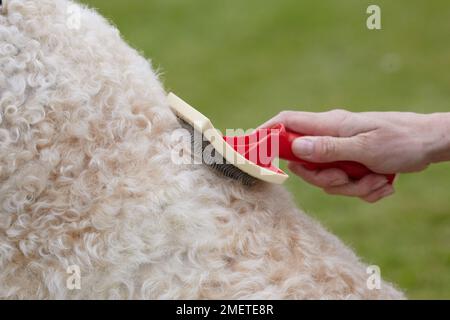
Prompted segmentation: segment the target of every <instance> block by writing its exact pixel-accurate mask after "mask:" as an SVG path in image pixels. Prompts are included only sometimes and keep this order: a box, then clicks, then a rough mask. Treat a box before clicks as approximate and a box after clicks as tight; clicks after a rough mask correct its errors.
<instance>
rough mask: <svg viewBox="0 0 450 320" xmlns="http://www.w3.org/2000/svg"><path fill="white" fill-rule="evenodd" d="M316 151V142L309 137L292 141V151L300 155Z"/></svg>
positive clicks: (307, 154) (308, 154)
mask: <svg viewBox="0 0 450 320" xmlns="http://www.w3.org/2000/svg"><path fill="white" fill-rule="evenodd" d="M313 151H314V142H313V141H311V140H309V139H304V138H298V139H295V140H294V142H293V143H292V152H294V154H296V155H298V156H300V157H301V156H310V155H311V154H312V153H313Z"/></svg>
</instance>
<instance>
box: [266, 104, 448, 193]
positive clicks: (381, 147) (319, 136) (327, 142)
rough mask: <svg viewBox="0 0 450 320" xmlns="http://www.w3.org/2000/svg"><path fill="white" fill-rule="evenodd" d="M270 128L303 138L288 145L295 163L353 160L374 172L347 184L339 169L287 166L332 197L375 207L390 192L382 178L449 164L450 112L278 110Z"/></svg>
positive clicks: (267, 125)
mask: <svg viewBox="0 0 450 320" xmlns="http://www.w3.org/2000/svg"><path fill="white" fill-rule="evenodd" d="M275 123H283V124H284V125H285V126H286V127H287V128H289V129H290V130H292V131H296V132H299V133H302V134H306V135H307V136H304V137H302V138H298V139H296V140H295V141H294V143H293V144H292V151H293V153H294V154H295V155H296V156H297V157H299V158H302V159H304V160H308V161H310V162H316V163H322V162H333V161H340V160H348V161H356V162H359V163H362V164H364V165H365V166H367V167H368V168H370V169H371V170H372V171H373V172H377V173H378V174H370V175H368V176H366V177H364V178H362V179H361V180H359V181H352V180H351V179H349V178H348V176H347V175H346V174H345V172H343V171H341V170H339V169H327V170H321V171H310V170H307V169H305V168H304V167H303V166H302V165H301V164H298V163H295V162H291V163H289V169H290V170H291V171H292V172H294V173H295V174H296V175H298V176H299V177H301V178H303V179H304V180H305V181H307V182H309V183H311V184H313V185H315V186H318V187H320V188H322V189H324V191H325V192H327V193H329V194H333V195H345V196H353V197H359V198H361V199H362V200H365V201H367V202H376V201H378V200H380V199H382V198H384V197H387V196H390V195H392V194H393V193H394V191H395V190H394V186H393V185H391V184H389V183H388V181H387V180H386V178H385V177H384V176H383V175H382V174H385V173H409V172H418V171H422V170H424V169H426V168H427V167H428V166H429V165H430V164H432V163H437V162H443V161H450V113H433V114H418V113H410V112H364V113H352V112H349V111H345V110H333V111H328V112H323V113H311V112H299V111H283V112H281V113H280V114H278V115H277V116H275V117H274V118H272V119H271V120H269V121H268V122H266V123H265V124H263V125H262V126H261V128H265V127H269V126H271V125H273V124H275Z"/></svg>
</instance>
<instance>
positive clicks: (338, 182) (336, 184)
mask: <svg viewBox="0 0 450 320" xmlns="http://www.w3.org/2000/svg"><path fill="white" fill-rule="evenodd" d="M346 183H348V180H347V179H342V178H341V179H336V180H334V181H332V182H331V183H330V187H339V186H342V185H344V184H346Z"/></svg>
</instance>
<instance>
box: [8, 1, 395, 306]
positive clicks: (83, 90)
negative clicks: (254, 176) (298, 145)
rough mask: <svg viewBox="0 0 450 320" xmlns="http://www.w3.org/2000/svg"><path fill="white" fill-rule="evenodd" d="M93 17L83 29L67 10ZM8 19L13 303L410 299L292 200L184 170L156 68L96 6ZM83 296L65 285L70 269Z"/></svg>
mask: <svg viewBox="0 0 450 320" xmlns="http://www.w3.org/2000/svg"><path fill="white" fill-rule="evenodd" d="M69 7H70V8H72V9H74V8H76V9H79V10H80V14H81V15H80V18H81V20H80V23H79V25H76V23H75V22H76V21H75V22H74V21H72V22H71V23H75V25H71V24H70V23H69V22H70V19H69V18H68V13H70V12H72V11H73V10H68V8H69ZM7 11H8V12H7V14H3V15H0V68H1V69H0V71H1V72H0V297H1V298H50V299H59V298H63V299H64V298H88V299H90V298H102V299H103V298H109V299H111V298H139V299H141V298H143V299H149V298H150V299H154V298H250V299H253V298H300V299H302V298H309V299H316V298H331V299H334V298H337V299H341V298H363V299H372V298H402V297H403V295H402V293H400V292H399V291H397V290H396V289H394V288H393V287H392V286H391V285H390V284H388V283H385V282H382V284H381V289H380V290H376V289H375V290H369V289H368V288H367V285H366V282H367V278H368V274H367V273H366V266H365V265H364V264H362V263H360V262H359V261H358V259H357V257H356V256H355V255H354V254H353V253H352V251H351V250H349V249H348V248H346V247H345V246H344V245H343V244H342V243H341V242H340V241H339V240H338V239H337V238H335V237H334V236H332V235H331V234H329V233H328V232H327V231H325V230H324V229H323V228H322V227H321V226H320V225H319V224H318V223H316V222H315V221H312V220H311V219H310V218H309V217H308V216H306V215H305V214H304V213H302V212H300V211H299V210H297V209H296V208H295V205H294V203H293V201H292V200H291V199H290V196H289V194H288V192H287V191H286V190H285V189H284V188H282V187H278V186H272V185H268V184H265V183H261V184H259V185H257V186H255V187H253V188H248V187H244V186H242V185H240V184H239V183H238V182H234V181H230V180H227V179H225V178H223V177H220V176H219V175H217V174H215V173H214V172H213V171H211V170H210V169H209V168H207V167H205V166H203V165H176V164H174V163H173V162H172V161H171V158H170V157H171V149H172V148H173V144H174V141H173V139H172V138H171V136H172V133H173V131H174V130H175V129H177V128H179V124H178V122H177V121H176V118H175V116H174V114H173V113H172V112H171V111H170V109H169V108H168V106H167V102H166V99H165V92H164V89H163V88H162V86H161V84H160V82H159V80H158V78H157V76H156V75H155V73H154V71H153V70H152V69H151V67H150V64H149V63H148V61H146V60H145V59H144V58H142V57H141V56H140V55H139V54H138V53H137V52H136V51H135V50H133V49H131V48H130V47H129V46H128V45H127V44H126V43H125V42H124V41H123V40H122V39H121V37H120V34H119V32H118V31H117V30H116V29H115V28H114V27H112V26H111V25H110V24H108V23H107V21H105V19H103V18H102V17H101V16H99V15H98V14H97V13H96V12H95V11H93V10H90V9H88V8H86V7H82V6H80V5H78V4H74V3H72V2H70V1H68V0H9V1H8V4H7ZM73 265H76V266H78V267H79V268H80V271H81V289H76V288H75V289H74V290H70V289H73V288H70V287H67V282H68V277H69V276H70V274H68V273H67V268H68V267H69V266H73Z"/></svg>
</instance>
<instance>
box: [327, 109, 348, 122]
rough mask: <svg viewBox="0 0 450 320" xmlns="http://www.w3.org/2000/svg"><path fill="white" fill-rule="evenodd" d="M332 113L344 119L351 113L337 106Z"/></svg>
mask: <svg viewBox="0 0 450 320" xmlns="http://www.w3.org/2000/svg"><path fill="white" fill-rule="evenodd" d="M330 114H331V115H333V116H334V117H337V118H339V119H341V120H343V119H345V118H346V117H347V116H348V115H349V114H350V112H349V111H347V110H345V109H341V108H336V109H333V110H331V111H330Z"/></svg>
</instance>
